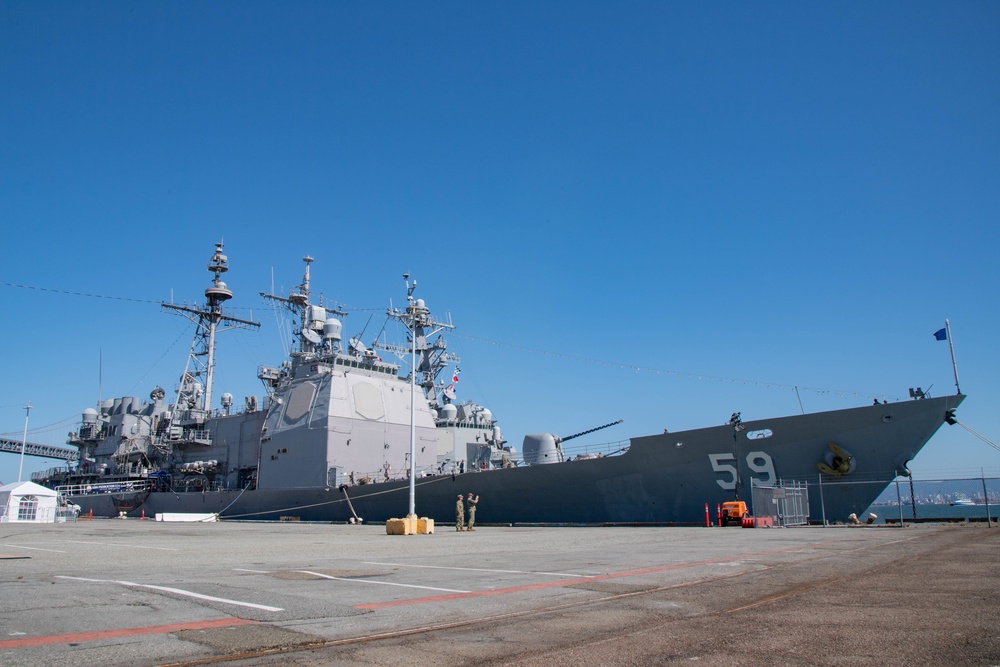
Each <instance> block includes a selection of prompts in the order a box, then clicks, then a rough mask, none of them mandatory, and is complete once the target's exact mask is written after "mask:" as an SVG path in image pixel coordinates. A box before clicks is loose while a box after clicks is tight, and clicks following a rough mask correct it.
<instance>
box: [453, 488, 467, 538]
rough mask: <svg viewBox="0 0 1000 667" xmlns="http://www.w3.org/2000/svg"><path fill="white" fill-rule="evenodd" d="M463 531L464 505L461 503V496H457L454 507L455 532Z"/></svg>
mask: <svg viewBox="0 0 1000 667" xmlns="http://www.w3.org/2000/svg"><path fill="white" fill-rule="evenodd" d="M464 529H465V504H464V503H462V494H461V493H460V494H458V504H456V505H455V530H464Z"/></svg>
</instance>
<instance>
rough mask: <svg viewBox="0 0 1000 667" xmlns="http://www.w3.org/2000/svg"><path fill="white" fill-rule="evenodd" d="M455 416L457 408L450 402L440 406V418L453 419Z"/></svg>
mask: <svg viewBox="0 0 1000 667" xmlns="http://www.w3.org/2000/svg"><path fill="white" fill-rule="evenodd" d="M457 416H458V408H456V407H455V406H454V405H452V404H451V403H449V404H448V405H445V406H444V407H442V408H441V418H442V419H448V420H451V419H454V418H455V417H457Z"/></svg>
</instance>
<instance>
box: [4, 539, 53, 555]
mask: <svg viewBox="0 0 1000 667" xmlns="http://www.w3.org/2000/svg"><path fill="white" fill-rule="evenodd" d="M3 546H4V547H5V548H6V547H14V548H16V549H31V550H32V551H51V552H52V553H54V554H64V553H66V552H65V551H59V550H58V549H42V548H41V547H22V546H21V545H20V544H7V543H6V542H4V543H3Z"/></svg>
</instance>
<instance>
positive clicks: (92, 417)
mask: <svg viewBox="0 0 1000 667" xmlns="http://www.w3.org/2000/svg"><path fill="white" fill-rule="evenodd" d="M96 421H97V410H95V409H94V408H87V409H86V410H84V411H83V423H84V424H93V423H94V422H96Z"/></svg>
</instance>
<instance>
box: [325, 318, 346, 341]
mask: <svg viewBox="0 0 1000 667" xmlns="http://www.w3.org/2000/svg"><path fill="white" fill-rule="evenodd" d="M343 328H344V325H343V324H341V323H340V320H338V319H335V318H330V319H328V320H327V321H326V323H325V324H323V338H326V339H327V340H340V332H341V330H342V329H343Z"/></svg>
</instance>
